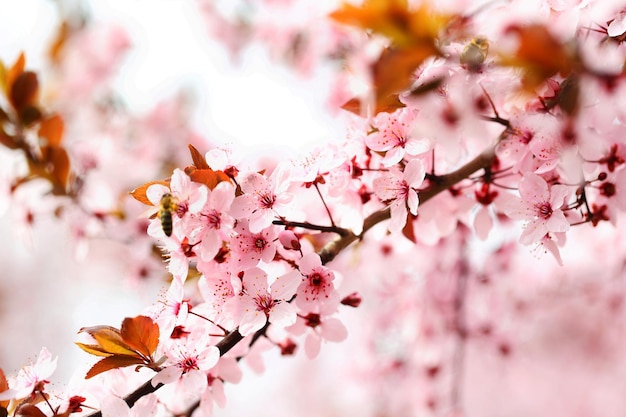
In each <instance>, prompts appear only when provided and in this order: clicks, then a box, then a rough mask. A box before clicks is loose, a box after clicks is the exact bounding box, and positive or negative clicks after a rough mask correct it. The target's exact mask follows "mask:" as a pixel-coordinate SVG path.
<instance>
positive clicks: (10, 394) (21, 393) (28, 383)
mask: <svg viewBox="0 0 626 417" xmlns="http://www.w3.org/2000/svg"><path fill="white" fill-rule="evenodd" d="M56 368H57V358H54V359H52V356H51V355H50V352H48V349H46V348H45V347H44V348H42V349H41V351H40V352H39V357H38V358H37V362H35V364H34V365H26V366H24V367H23V368H22V369H20V371H19V372H18V374H17V377H16V378H15V380H13V381H11V382H12V383H11V384H9V387H10V388H9V389H8V390H6V391H4V392H2V393H0V401H6V400H11V399H16V400H21V399H24V398H26V397H28V396H30V395H31V394H33V393H34V392H35V391H44V386H45V384H47V383H48V382H50V381H48V378H50V376H51V375H52V374H53V373H54V371H55V370H56Z"/></svg>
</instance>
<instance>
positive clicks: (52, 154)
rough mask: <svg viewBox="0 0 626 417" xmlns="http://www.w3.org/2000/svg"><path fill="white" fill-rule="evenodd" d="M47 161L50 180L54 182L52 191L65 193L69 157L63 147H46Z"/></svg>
mask: <svg viewBox="0 0 626 417" xmlns="http://www.w3.org/2000/svg"><path fill="white" fill-rule="evenodd" d="M47 155H48V162H50V164H51V168H52V169H51V173H50V174H51V180H52V183H53V184H54V186H55V187H54V193H55V194H57V195H62V194H65V190H66V188H67V182H68V180H69V178H70V157H69V156H68V155H67V151H66V150H65V149H64V148H61V147H58V146H52V147H49V148H48V152H47Z"/></svg>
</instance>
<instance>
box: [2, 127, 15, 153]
mask: <svg viewBox="0 0 626 417" xmlns="http://www.w3.org/2000/svg"><path fill="white" fill-rule="evenodd" d="M0 144H1V145H3V146H5V147H7V148H9V149H19V147H20V145H19V144H18V143H17V142H15V138H14V137H13V136H11V135H8V134H7V133H6V132H5V131H4V129H3V128H0Z"/></svg>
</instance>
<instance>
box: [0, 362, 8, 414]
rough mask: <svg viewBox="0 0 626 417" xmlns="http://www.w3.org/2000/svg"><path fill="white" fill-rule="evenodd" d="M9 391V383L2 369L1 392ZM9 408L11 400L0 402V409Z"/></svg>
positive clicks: (0, 369)
mask: <svg viewBox="0 0 626 417" xmlns="http://www.w3.org/2000/svg"><path fill="white" fill-rule="evenodd" d="M8 389H9V381H7V377H6V376H5V375H4V371H3V370H2V368H0V392H4V391H6V390H8ZM8 406H9V400H5V401H0V407H4V408H7V407H8Z"/></svg>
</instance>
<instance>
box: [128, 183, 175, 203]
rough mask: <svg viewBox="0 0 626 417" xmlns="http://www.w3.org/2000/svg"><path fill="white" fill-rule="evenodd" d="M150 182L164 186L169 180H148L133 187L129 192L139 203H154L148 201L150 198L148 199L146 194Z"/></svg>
mask: <svg viewBox="0 0 626 417" xmlns="http://www.w3.org/2000/svg"><path fill="white" fill-rule="evenodd" d="M152 184H161V185H164V186H166V187H169V186H170V183H169V181H150V182H147V183H145V184H143V185H141V186H139V187H137V188H135V189H134V190H133V191H131V192H130V195H132V196H133V198H134V199H135V200H137V201H139V202H140V203H143V204H145V205H147V206H153V205H154V204H152V203H151V202H150V200H149V199H148V196H147V195H146V191H147V190H148V188H149V187H150V186H151V185H152Z"/></svg>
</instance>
